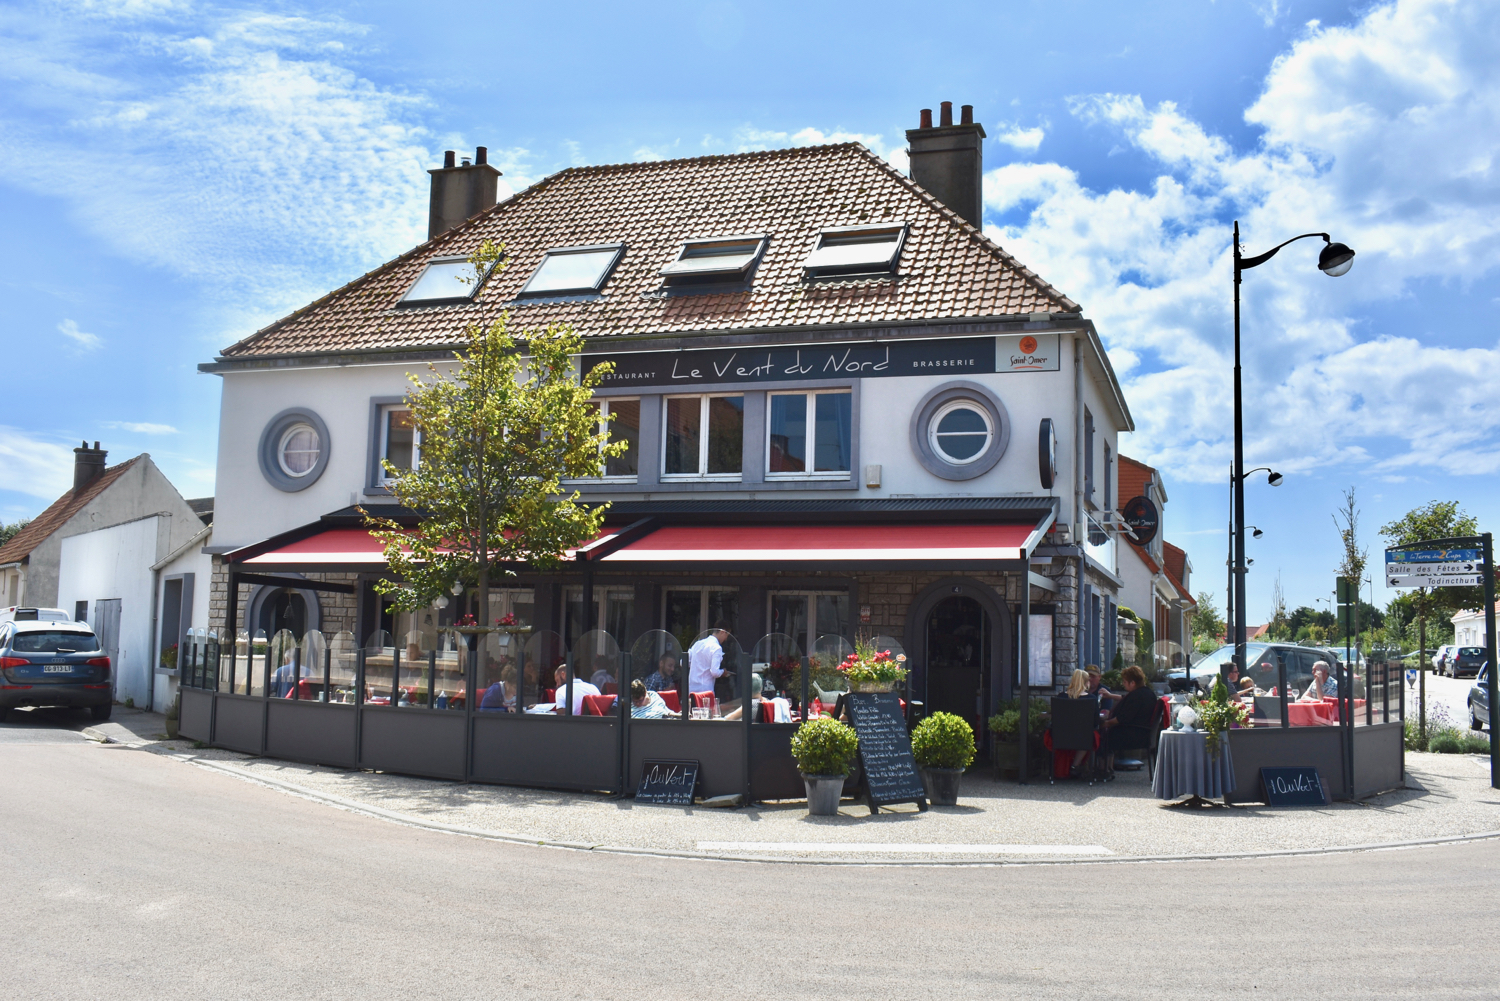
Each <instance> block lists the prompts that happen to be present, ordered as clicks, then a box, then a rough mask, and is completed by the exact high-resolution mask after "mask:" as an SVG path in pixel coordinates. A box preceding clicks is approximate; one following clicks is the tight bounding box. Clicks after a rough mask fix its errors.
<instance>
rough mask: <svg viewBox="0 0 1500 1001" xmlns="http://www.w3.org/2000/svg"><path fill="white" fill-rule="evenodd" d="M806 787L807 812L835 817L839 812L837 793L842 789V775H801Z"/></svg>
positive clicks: (813, 814) (818, 815) (819, 815)
mask: <svg viewBox="0 0 1500 1001" xmlns="http://www.w3.org/2000/svg"><path fill="white" fill-rule="evenodd" d="M802 784H803V785H804V786H806V787H807V812H808V813H809V814H811V815H812V816H814V817H835V816H837V815H838V812H839V794H840V793H842V792H843V791H844V776H842V775H803V776H802Z"/></svg>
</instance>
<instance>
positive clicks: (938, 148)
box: [906, 101, 985, 226]
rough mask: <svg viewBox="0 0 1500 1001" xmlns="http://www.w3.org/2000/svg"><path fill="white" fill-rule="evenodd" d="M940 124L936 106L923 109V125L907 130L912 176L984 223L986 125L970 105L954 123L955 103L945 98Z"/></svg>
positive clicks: (978, 223) (975, 221)
mask: <svg viewBox="0 0 1500 1001" xmlns="http://www.w3.org/2000/svg"><path fill="white" fill-rule="evenodd" d="M939 107H940V108H941V109H942V111H941V117H940V118H939V119H938V124H937V125H936V126H934V125H933V124H932V109H931V108H923V109H922V120H921V126H920V127H918V128H915V129H907V130H906V144H907V147H908V148H907V153H908V155H909V156H910V157H911V179H912V180H913V181H916V182H917V183H918V184H920V185H921V186H922V187H924V188H926V189H927V190H928V191H930V192H932V194H933V195H934V196H935V197H936V198H937V199H938V201H940V202H942V203H943V204H944V205H946V206H948V207H949V208H950V209H952V210H953V211H955V212H957V213H958V214H959V215H961V216H963V217H964V218H965V219H967V220H968V221H969V222H971V223H973V224H974V225H975V226H982V225H983V224H984V163H983V145H984V143H983V140H984V138H985V136H984V126H983V125H980V124H979V123H978V122H976V121H974V106H973V105H972V104H966V105H964V106H963V108H962V109H961V111H962V117H961V119H960V120H959V123H958V124H957V125H954V124H953V102H952V101H944V102H943V103H942V104H941V105H939Z"/></svg>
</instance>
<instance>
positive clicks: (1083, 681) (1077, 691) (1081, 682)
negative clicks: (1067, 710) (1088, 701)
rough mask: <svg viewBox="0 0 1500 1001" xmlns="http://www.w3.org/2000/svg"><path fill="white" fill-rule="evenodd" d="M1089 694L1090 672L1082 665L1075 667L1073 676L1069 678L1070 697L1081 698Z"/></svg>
mask: <svg viewBox="0 0 1500 1001" xmlns="http://www.w3.org/2000/svg"><path fill="white" fill-rule="evenodd" d="M1088 694H1089V672H1087V671H1085V670H1083V668H1081V667H1075V668H1074V669H1073V676H1072V677H1071V678H1069V679H1068V698H1070V699H1081V698H1083V697H1084V696H1085V695H1088Z"/></svg>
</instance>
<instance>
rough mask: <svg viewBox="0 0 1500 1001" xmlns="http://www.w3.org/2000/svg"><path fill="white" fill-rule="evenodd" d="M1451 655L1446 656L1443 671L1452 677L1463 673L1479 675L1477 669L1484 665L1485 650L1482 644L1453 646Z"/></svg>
mask: <svg viewBox="0 0 1500 1001" xmlns="http://www.w3.org/2000/svg"><path fill="white" fill-rule="evenodd" d="M1453 651H1454V652H1453V656H1451V657H1449V658H1448V661H1447V665H1446V667H1445V668H1444V670H1443V673H1444V674H1446V675H1448V676H1449V677H1452V678H1457V677H1460V676H1462V675H1465V674H1473V675H1474V676H1475V677H1478V675H1479V669H1480V668H1481V667H1483V666H1484V662H1485V651H1484V647H1482V646H1459V647H1454V648H1453Z"/></svg>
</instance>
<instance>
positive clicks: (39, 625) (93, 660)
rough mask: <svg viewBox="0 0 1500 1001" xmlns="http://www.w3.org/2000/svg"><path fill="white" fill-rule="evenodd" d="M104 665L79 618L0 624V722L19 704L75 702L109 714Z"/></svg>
mask: <svg viewBox="0 0 1500 1001" xmlns="http://www.w3.org/2000/svg"><path fill="white" fill-rule="evenodd" d="M109 666H110V665H109V658H108V657H106V656H105V655H104V651H103V650H101V649H99V638H98V637H97V636H95V635H94V631H93V630H92V629H90V628H89V627H88V626H86V625H84V624H83V623H81V622H6V623H3V624H0V722H4V721H5V718H6V716H8V715H9V714H10V711H11V710H12V709H15V708H17V707H19V706H75V707H79V708H84V709H88V710H89V711H90V712H92V713H93V714H94V719H98V720H105V719H109V714H110V711H111V709H113V707H114V684H113V682H112V680H111V678H110V671H109Z"/></svg>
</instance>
